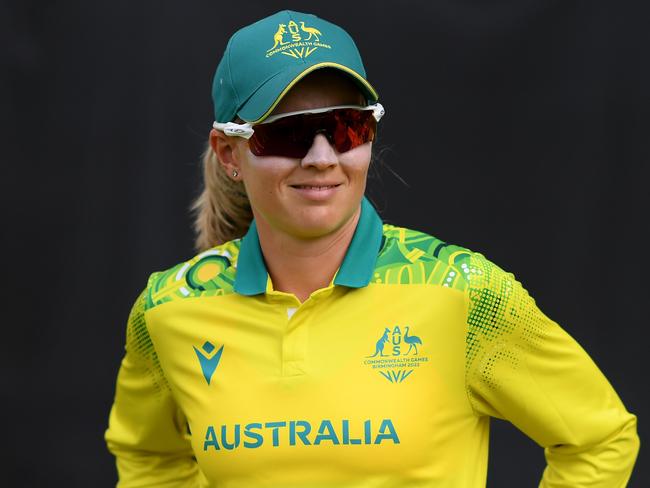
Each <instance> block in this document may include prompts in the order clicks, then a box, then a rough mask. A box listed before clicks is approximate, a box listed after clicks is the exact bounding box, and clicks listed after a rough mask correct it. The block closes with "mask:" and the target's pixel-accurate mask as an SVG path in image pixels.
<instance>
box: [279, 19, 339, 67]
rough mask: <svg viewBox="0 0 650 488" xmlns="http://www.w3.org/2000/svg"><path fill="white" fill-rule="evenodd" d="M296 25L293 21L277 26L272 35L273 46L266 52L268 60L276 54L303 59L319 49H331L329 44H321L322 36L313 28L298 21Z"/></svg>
mask: <svg viewBox="0 0 650 488" xmlns="http://www.w3.org/2000/svg"><path fill="white" fill-rule="evenodd" d="M298 23H299V24H300V27H299V26H298V24H296V23H295V22H294V21H293V20H291V21H289V23H288V24H278V30H276V31H275V34H273V46H272V47H271V48H270V49H267V51H266V57H267V58H270V57H271V56H275V55H276V54H278V53H280V54H284V55H285V56H291V57H292V58H296V59H303V58H306V57H307V56H309V55H310V54H311V53H313V52H314V51H315V50H316V49H318V48H319V47H322V48H324V49H332V46H330V45H329V44H324V43H322V42H321V40H320V38H321V36H322V35H323V33H322V32H321V31H319V30H318V29H316V28H315V27H309V26H307V25H305V23H304V22H303V21H302V20H300V21H298Z"/></svg>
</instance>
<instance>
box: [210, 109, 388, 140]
mask: <svg viewBox="0 0 650 488" xmlns="http://www.w3.org/2000/svg"><path fill="white" fill-rule="evenodd" d="M341 108H355V109H357V110H372V115H373V116H374V117H375V120H376V121H377V122H379V121H380V120H381V118H382V117H383V116H384V114H385V113H386V111H385V110H384V107H383V105H382V104H381V103H375V104H373V105H368V106H366V107H361V106H359V105H335V106H333V107H323V108H314V109H309V110H299V111H297V112H287V113H284V114H277V115H272V116H271V117H267V118H266V120H264V122H260V124H255V125H262V124H270V123H271V122H275V121H276V120H280V119H283V118H284V117H290V116H292V115H301V114H320V113H323V112H330V111H332V110H336V109H341ZM212 127H214V128H215V129H217V130H220V131H221V132H223V133H224V134H226V135H227V136H236V137H243V138H244V139H250V138H251V137H252V136H253V133H254V132H255V129H253V127H254V125H253V124H251V123H245V124H236V123H235V122H226V123H223V122H216V121H215V122H213V123H212Z"/></svg>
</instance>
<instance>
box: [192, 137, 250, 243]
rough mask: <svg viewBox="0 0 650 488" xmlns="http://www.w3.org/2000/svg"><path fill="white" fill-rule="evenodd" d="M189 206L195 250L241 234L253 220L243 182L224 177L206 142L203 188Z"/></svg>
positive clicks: (214, 155)
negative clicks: (192, 221) (192, 216)
mask: <svg viewBox="0 0 650 488" xmlns="http://www.w3.org/2000/svg"><path fill="white" fill-rule="evenodd" d="M191 209H192V212H193V214H194V232H195V234H196V240H195V244H194V245H195V247H196V249H197V251H199V252H200V251H205V250H206V249H209V248H211V247H214V246H216V245H218V244H223V243H224V242H227V241H231V240H233V239H237V238H240V237H243V236H244V234H246V231H247V230H248V227H249V226H250V224H251V221H252V220H253V213H252V211H251V206H250V202H249V201H248V196H247V195H246V190H245V188H244V184H243V183H242V182H241V181H233V180H232V179H231V178H229V177H228V175H227V174H226V171H225V169H224V168H223V166H222V165H221V164H220V163H219V160H218V158H217V155H216V153H215V152H214V150H213V149H212V147H210V144H208V145H207V147H206V149H205V152H204V153H203V191H202V192H201V194H200V195H199V196H198V198H197V199H196V200H195V201H194V203H193V204H192V207H191Z"/></svg>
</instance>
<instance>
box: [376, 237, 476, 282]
mask: <svg viewBox="0 0 650 488" xmlns="http://www.w3.org/2000/svg"><path fill="white" fill-rule="evenodd" d="M383 237H384V242H383V245H382V248H381V251H380V253H379V256H378V258H377V264H376V267H375V276H374V278H375V279H374V282H375V283H385V284H401V285H406V284H412V285H437V286H443V287H448V288H455V289H459V290H466V289H467V288H468V287H469V277H470V275H471V270H472V269H473V268H472V264H471V263H472V260H473V259H474V260H475V259H477V257H478V256H480V254H478V253H475V252H473V251H470V250H469V249H467V248H466V247H463V246H459V245H456V244H450V243H448V242H445V241H443V240H441V239H439V238H437V237H434V236H432V235H429V234H427V233H425V232H421V231H418V230H413V229H408V228H405V227H399V226H395V225H390V224H384V229H383Z"/></svg>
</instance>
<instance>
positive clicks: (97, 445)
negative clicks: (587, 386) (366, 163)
mask: <svg viewBox="0 0 650 488" xmlns="http://www.w3.org/2000/svg"><path fill="white" fill-rule="evenodd" d="M286 7H290V8H294V9H297V10H306V9H308V10H310V11H312V12H314V13H316V14H318V15H320V16H322V17H324V18H326V19H329V20H332V21H333V22H335V23H337V24H340V25H342V26H344V27H345V28H346V29H347V30H348V31H349V32H351V34H352V35H353V37H354V38H355V39H356V40H357V42H358V45H359V47H360V50H361V52H362V53H363V56H364V61H365V64H366V68H367V71H368V73H369V77H370V79H371V80H372V82H373V83H374V84H375V86H376V87H377V88H378V90H379V92H380V95H381V101H382V102H383V103H384V105H385V106H386V108H387V116H386V118H385V119H384V121H382V124H381V125H382V127H381V133H380V137H381V140H380V142H379V144H378V148H379V149H380V150H381V151H380V152H381V159H382V161H383V164H378V165H377V171H375V172H374V173H373V176H372V178H371V182H370V189H369V194H370V195H371V197H372V198H373V200H374V201H375V203H376V204H377V205H378V207H379V209H380V211H381V213H382V215H383V217H384V218H385V220H387V221H390V222H395V223H399V224H401V225H404V226H410V227H414V228H418V229H421V230H424V231H426V232H429V233H432V234H434V235H436V236H438V237H440V238H442V239H444V240H447V241H449V242H453V243H457V244H461V245H464V246H466V247H469V248H470V249H473V250H478V251H481V252H482V253H484V254H485V255H486V256H487V257H488V258H490V259H491V260H493V261H495V262H496V263H498V264H500V265H501V266H502V267H504V268H506V269H508V270H510V271H512V272H514V273H515V274H516V276H517V277H518V279H520V280H521V281H522V282H523V283H524V285H525V286H526V287H527V288H528V290H529V291H530V293H531V294H532V295H533V296H534V297H535V298H536V299H537V302H538V304H539V305H540V307H541V308H542V309H543V310H544V311H545V312H546V313H547V315H549V316H551V317H552V318H554V319H555V320H557V321H558V322H559V323H561V324H562V325H563V327H564V328H565V329H566V330H567V331H569V333H571V334H572V335H573V336H574V337H575V338H576V339H577V340H578V341H579V342H580V343H581V344H582V345H583V346H584V347H585V349H587V351H588V352H589V353H590V354H591V356H592V357H593V358H594V360H595V361H596V362H597V363H598V364H599V366H600V367H601V369H602V370H603V371H604V372H605V374H606V375H607V376H608V378H609V379H610V381H611V383H612V384H613V385H614V387H615V388H616V389H617V391H618V392H619V394H620V396H621V397H622V399H623V401H624V402H625V404H626V406H627V407H628V409H629V410H630V411H632V412H634V413H636V414H637V415H639V416H640V426H639V431H640V435H641V438H642V442H643V441H644V439H646V438H647V437H648V435H647V434H648V428H647V423H646V418H647V414H648V413H650V412H649V408H648V407H649V398H648V380H647V377H646V372H647V366H646V363H645V359H646V358H647V355H648V345H647V344H648V343H647V342H646V341H645V339H644V338H645V335H644V334H645V332H646V330H647V326H648V325H649V320H648V311H647V308H646V307H647V302H648V300H647V296H648V291H649V286H648V283H649V281H648V260H647V249H648V244H649V241H648V238H647V236H646V234H645V230H646V228H647V226H648V217H647V213H648V203H649V202H648V200H649V198H648V195H649V193H650V192H649V191H648V179H649V177H650V171H649V169H648V168H649V164H648V163H649V159H650V142H649V141H650V138H649V135H650V132H649V129H650V124H649V120H650V114H649V111H650V102H649V100H650V97H649V96H650V89H649V88H648V87H650V70H649V64H648V48H649V47H650V42H649V41H650V36H649V34H648V32H649V29H648V18H649V16H648V13H650V12H649V9H648V8H647V7H646V6H645V2H642V1H639V2H631V1H622V0H619V1H617V2H612V1H605V0H592V1H583V2H576V1H569V0H563V1H549V0H546V1H540V0H501V1H498V2H497V1H478V0H477V1H471V2H470V1H466V0H462V1H461V0H445V1H431V2H424V1H422V2H415V1H409V0H401V1H400V2H386V3H381V2H351V1H349V0H346V1H342V0H330V1H327V2H318V3H313V4H311V6H309V7H308V6H306V5H305V4H304V3H303V2H295V1H294V2H291V1H288V2H277V1H252V0H246V1H240V2H220V1H217V0H213V1H191V2H173V1H157V2H153V1H141V2H133V1H132V2H127V1H124V0H114V1H111V2H92V1H67V2H63V1H59V2H57V1H51V2H36V1H27V0H21V1H15V2H12V3H6V2H5V3H0V35H1V36H2V38H1V40H2V43H1V45H2V48H1V49H2V78H1V80H2V86H0V101H1V102H2V103H1V106H2V109H1V110H0V117H1V119H0V120H1V121H2V127H1V129H2V137H3V139H6V140H5V141H4V142H3V144H2V147H3V148H4V151H3V152H4V154H3V160H2V163H3V164H2V174H3V178H2V193H1V194H2V203H3V205H2V206H3V211H4V212H3V213H4V214H5V216H4V218H3V224H4V229H3V231H2V243H3V248H4V256H5V266H6V267H7V268H8V271H9V273H8V275H5V289H6V292H5V293H3V296H4V297H5V300H8V302H9V303H8V307H9V308H6V310H12V311H13V312H14V313H8V314H7V316H6V317H4V319H3V326H4V327H3V336H4V338H5V340H4V341H3V342H4V349H5V351H4V353H3V354H2V358H1V359H0V361H1V362H0V365H1V366H2V375H1V381H2V383H1V385H2V388H1V391H2V398H3V402H2V408H3V411H5V414H4V418H5V427H4V432H3V434H4V435H3V440H4V447H5V449H4V461H3V464H4V463H7V465H8V467H6V468H4V469H3V473H2V476H3V479H7V476H8V479H9V480H13V484H11V486H26V487H27V486H29V487H31V486H38V487H41V486H66V487H72V486H98V487H99V486H102V487H103V486H106V487H108V486H111V485H113V484H114V482H115V473H114V467H113V459H112V458H111V457H110V456H109V454H108V453H107V451H106V450H105V447H104V444H103V440H102V435H103V431H104V429H105V427H106V420H107V415H108V411H109V408H110V405H111V401H112V395H113V388H114V381H115V375H116V372H117V368H118V365H119V361H120V359H121V355H122V351H123V349H122V348H123V341H124V326H125V321H126V317H127V314H128V310H129V308H130V306H131V303H132V302H133V300H134V299H135V297H136V295H137V294H138V292H139V291H140V289H141V288H142V287H143V286H144V283H145V279H146V277H147V275H148V274H149V273H150V272H152V271H154V270H160V269H163V268H166V267H168V266H171V265H172V264H175V263H176V262H178V261H180V260H183V259H185V258H188V257H190V256H191V255H192V254H193V250H192V241H193V237H192V233H191V231H190V224H191V219H190V217H189V215H188V211H187V209H188V206H189V204H190V202H191V200H192V199H193V198H194V196H195V195H196V194H197V191H198V188H199V182H200V171H199V164H198V162H199V156H200V153H201V151H202V150H203V147H204V144H205V141H206V136H207V133H208V131H209V129H210V125H211V122H212V116H211V113H212V109H211V101H210V83H211V77H212V73H213V70H214V68H215V67H216V64H217V62H218V59H219V58H220V56H221V53H222V52H223V49H224V47H225V43H226V41H227V38H228V37H229V35H230V34H231V33H232V32H234V30H235V29H237V28H239V27H241V26H242V25H245V24H248V23H250V22H252V21H254V20H256V19H258V18H260V17H262V16H265V15H267V14H270V13H272V12H275V11H276V10H279V9H281V8H286ZM402 180H403V181H404V182H405V183H402ZM491 446H492V449H491V452H490V472H489V479H488V486H491V487H510V486H512V487H514V486H516V487H529V486H530V487H532V486H537V485H536V482H537V481H538V479H539V477H540V474H541V471H542V469H543V466H544V458H543V453H542V450H541V449H539V448H538V447H537V446H536V445H535V444H534V443H533V442H532V441H530V440H529V439H528V438H526V437H524V436H523V435H522V434H520V433H519V432H518V431H516V430H515V429H514V428H513V427H511V426H510V425H508V424H506V423H504V422H494V430H493V434H492V440H491ZM644 455H645V453H644V450H643V448H642V451H641V454H640V458H639V461H638V462H637V466H636V469H635V472H634V474H633V477H632V480H631V482H630V485H629V486H633V487H641V486H650V470H649V469H648V467H647V463H648V461H647V459H648V458H647V457H646V458H645V459H646V461H645V462H644Z"/></svg>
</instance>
